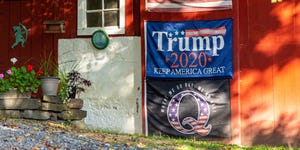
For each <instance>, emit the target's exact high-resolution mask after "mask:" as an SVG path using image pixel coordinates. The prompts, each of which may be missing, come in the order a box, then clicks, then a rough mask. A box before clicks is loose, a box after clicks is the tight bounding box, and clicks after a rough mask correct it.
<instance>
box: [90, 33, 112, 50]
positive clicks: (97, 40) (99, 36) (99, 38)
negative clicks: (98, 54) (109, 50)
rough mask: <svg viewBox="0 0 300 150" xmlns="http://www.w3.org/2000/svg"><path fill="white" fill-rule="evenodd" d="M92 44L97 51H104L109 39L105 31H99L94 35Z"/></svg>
mask: <svg viewBox="0 0 300 150" xmlns="http://www.w3.org/2000/svg"><path fill="white" fill-rule="evenodd" d="M92 43H93V45H94V47H95V48H97V49H104V48H106V47H107V46H108V43H109V37H108V35H107V34H106V32H105V31H103V30H97V31H95V32H94V33H93V35H92Z"/></svg>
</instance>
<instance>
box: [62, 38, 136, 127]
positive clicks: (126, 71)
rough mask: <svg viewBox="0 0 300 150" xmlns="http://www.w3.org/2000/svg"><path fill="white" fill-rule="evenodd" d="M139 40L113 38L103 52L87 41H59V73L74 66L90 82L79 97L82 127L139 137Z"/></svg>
mask: <svg viewBox="0 0 300 150" xmlns="http://www.w3.org/2000/svg"><path fill="white" fill-rule="evenodd" d="M140 43H141V42H140V37H113V38H110V44H109V46H108V47H107V48H106V49H104V50H98V49H96V48H94V47H93V45H92V43H91V39H90V38H77V39H60V40H59V42H58V55H59V56H58V62H59V67H60V69H63V68H64V69H66V71H67V70H69V69H70V66H72V65H73V64H74V63H75V62H76V63H77V64H78V68H79V71H80V72H81V73H82V74H83V75H84V76H85V77H87V78H88V79H90V80H91V81H92V84H93V85H92V87H91V88H89V89H88V90H87V92H86V93H84V94H81V95H80V98H82V99H83V100H84V107H83V110H86V111H87V117H86V118H85V119H84V121H85V123H86V124H87V125H88V126H90V127H91V128H94V129H95V128H96V129H105V130H110V131H116V132H122V133H142V112H141V110H142V109H141V103H142V97H141V44H140Z"/></svg>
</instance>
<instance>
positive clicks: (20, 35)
mask: <svg viewBox="0 0 300 150" xmlns="http://www.w3.org/2000/svg"><path fill="white" fill-rule="evenodd" d="M13 30H14V32H15V38H16V41H15V43H14V44H13V45H12V46H11V48H15V47H16V46H17V45H18V44H19V43H21V45H22V47H24V43H25V42H26V41H27V38H28V29H27V28H26V27H25V26H24V25H23V24H22V23H19V25H16V26H13Z"/></svg>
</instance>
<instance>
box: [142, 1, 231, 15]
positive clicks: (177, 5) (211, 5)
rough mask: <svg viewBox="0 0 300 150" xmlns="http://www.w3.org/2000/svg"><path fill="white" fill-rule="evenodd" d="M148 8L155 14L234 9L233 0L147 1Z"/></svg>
mask: <svg viewBox="0 0 300 150" xmlns="http://www.w3.org/2000/svg"><path fill="white" fill-rule="evenodd" d="M146 8H147V10H148V11H153V12H195V11H208V10H224V9H231V8H232V0H159V1H158V0H146Z"/></svg>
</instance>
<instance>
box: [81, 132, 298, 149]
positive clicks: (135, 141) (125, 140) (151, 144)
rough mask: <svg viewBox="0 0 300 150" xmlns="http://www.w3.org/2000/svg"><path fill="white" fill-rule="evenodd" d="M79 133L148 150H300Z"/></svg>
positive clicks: (125, 135) (162, 137) (160, 137)
mask: <svg viewBox="0 0 300 150" xmlns="http://www.w3.org/2000/svg"><path fill="white" fill-rule="evenodd" d="M77 131H78V130H76V132H77ZM77 133H79V134H82V133H85V136H89V137H92V138H95V139H98V140H100V141H104V142H107V143H110V144H121V145H127V146H131V147H141V148H145V149H147V150H148V148H152V149H153V150H156V149H157V150H158V149H159V150H161V149H168V150H169V149H171V150H199V149H200V150H202V149H203V150H300V149H299V148H289V147H284V146H278V147H270V146H265V145H261V146H252V147H242V146H238V145H234V144H224V143H218V142H208V141H197V140H194V139H179V138H171V137H165V136H145V135H137V134H120V133H116V132H110V131H106V130H80V131H79V132H77ZM99 135H100V136H99Z"/></svg>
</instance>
